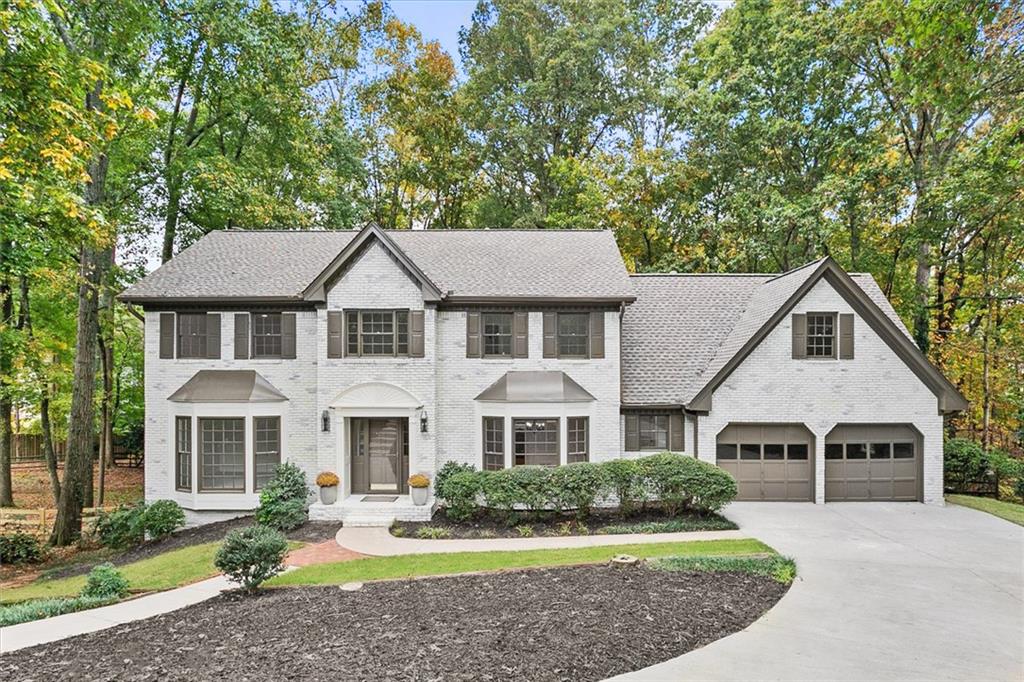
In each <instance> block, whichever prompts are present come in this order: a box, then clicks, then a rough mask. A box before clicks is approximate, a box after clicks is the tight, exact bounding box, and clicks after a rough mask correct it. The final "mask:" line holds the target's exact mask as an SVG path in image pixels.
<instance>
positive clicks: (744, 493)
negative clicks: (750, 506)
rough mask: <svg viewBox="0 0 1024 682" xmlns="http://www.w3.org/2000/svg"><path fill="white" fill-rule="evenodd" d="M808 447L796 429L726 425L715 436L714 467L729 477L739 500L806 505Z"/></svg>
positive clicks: (809, 487)
mask: <svg viewBox="0 0 1024 682" xmlns="http://www.w3.org/2000/svg"><path fill="white" fill-rule="evenodd" d="M812 443H813V436H812V435H811V433H810V432H809V431H808V430H807V429H806V428H805V427H803V426H799V425H792V424H730V425H728V426H727V427H726V428H725V429H723V430H722V431H721V432H720V433H719V435H718V443H717V453H718V465H719V466H720V467H722V468H723V469H724V470H726V471H728V472H729V473H731V474H733V477H734V478H735V479H736V483H737V488H738V494H737V499H739V500H772V501H776V500H778V501H782V500H800V501H809V500H811V498H812V492H811V491H812V486H813V482H812V481H813V479H812V477H811V457H810V455H811V454H812V453H813V451H814V448H813V446H812ZM791 447H792V455H793V457H792V459H791V458H790V448H791ZM734 457H735V458H736V459H734Z"/></svg>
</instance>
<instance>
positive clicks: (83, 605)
mask: <svg viewBox="0 0 1024 682" xmlns="http://www.w3.org/2000/svg"><path fill="white" fill-rule="evenodd" d="M114 601H117V600H116V599H111V598H104V597H57V598H53V599H35V600H32V601H26V602H21V603H18V604H9V605H6V606H0V627H7V626H8V625H17V624H18V623H27V622H29V621H33V620H39V619H40V618H51V617H53V616H61V615H64V614H65V613H74V612H76V611H85V610H86V609H94V608H96V607H98V606H106V605H107V604H110V603H113V602H114Z"/></svg>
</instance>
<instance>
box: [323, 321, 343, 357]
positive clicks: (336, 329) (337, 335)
mask: <svg viewBox="0 0 1024 682" xmlns="http://www.w3.org/2000/svg"><path fill="white" fill-rule="evenodd" d="M342 321H343V318H342V313H341V311H340V310H328V311H327V357H329V358H340V357H341V356H342V352H343V351H342V349H343V348H344V338H343V334H342V329H343V327H344V325H343V324H342Z"/></svg>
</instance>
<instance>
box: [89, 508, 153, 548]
mask: <svg viewBox="0 0 1024 682" xmlns="http://www.w3.org/2000/svg"><path fill="white" fill-rule="evenodd" d="M145 516H146V505H145V503H143V502H140V503H138V504H135V505H132V506H127V505H121V506H119V507H118V508H117V509H114V510H113V511H110V512H100V513H99V514H98V516H97V517H96V531H95V532H96V536H97V537H98V538H99V541H100V542H101V543H102V544H103V545H104V546H106V547H110V548H111V549H125V548H126V547H131V546H133V545H137V544H139V543H140V542H142V541H143V539H144V538H145V534H146V527H145Z"/></svg>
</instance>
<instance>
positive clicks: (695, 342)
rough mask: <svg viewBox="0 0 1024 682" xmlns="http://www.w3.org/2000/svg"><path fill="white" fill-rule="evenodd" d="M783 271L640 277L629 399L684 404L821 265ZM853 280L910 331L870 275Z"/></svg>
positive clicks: (627, 378) (630, 337) (627, 350)
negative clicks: (750, 273)
mask: <svg viewBox="0 0 1024 682" xmlns="http://www.w3.org/2000/svg"><path fill="white" fill-rule="evenodd" d="M820 264H821V261H815V262H813V263H808V264H807V265H805V266H803V267H800V268H797V269H796V270H791V271H789V272H787V273H784V274H782V275H770V274H762V275H718V274H710V275H637V276H634V277H633V278H632V280H633V287H634V289H635V291H636V296H637V300H636V302H635V303H634V304H633V305H631V306H629V307H628V308H626V313H625V316H624V318H623V321H622V402H623V404H624V405H683V404H685V403H688V402H689V401H690V400H691V399H692V398H693V397H694V396H695V395H696V394H697V392H698V391H700V389H701V388H703V387H704V385H705V384H707V382H708V381H709V380H710V379H711V378H712V377H713V376H714V375H715V373H717V372H718V371H719V370H720V369H721V368H722V367H723V366H724V365H725V364H726V363H727V362H728V361H729V359H730V358H732V357H733V356H734V355H735V354H736V353H737V352H738V351H739V350H740V348H741V347H742V346H743V344H745V343H746V342H747V340H748V339H750V338H751V336H753V335H754V333H755V332H757V330H758V329H759V328H760V327H761V326H762V325H763V324H764V323H765V322H767V321H768V319H769V318H770V317H771V316H772V315H773V314H774V313H775V312H776V311H777V310H778V309H779V307H781V306H782V305H783V304H784V303H785V302H786V300H787V299H788V298H789V297H790V296H792V295H793V293H795V292H796V291H797V289H799V288H800V286H801V285H802V284H803V283H804V282H806V281H807V279H808V278H809V277H811V276H812V275H813V274H814V273H815V272H816V271H817V269H818V266H819V265H820ZM850 276H851V277H852V278H853V281H854V282H856V283H857V285H858V286H859V287H860V288H861V289H862V290H863V291H864V292H865V293H866V294H867V295H868V296H869V297H870V298H871V300H872V301H873V302H874V303H875V304H876V305H878V306H879V308H880V309H881V310H882V312H883V313H885V315H886V316H887V317H888V318H889V319H890V320H892V321H893V322H894V323H895V324H896V326H897V327H898V328H899V329H900V330H901V331H902V332H903V333H904V334H905V335H907V337H908V338H909V337H910V334H909V332H908V331H907V329H906V327H904V325H903V323H902V321H900V319H899V316H898V315H897V314H896V311H895V310H893V307H892V305H891V304H890V303H889V301H888V300H887V299H886V298H885V295H884V294H883V293H882V290H881V289H880V288H879V287H878V284H877V283H876V282H875V280H874V278H873V277H872V276H871V275H869V274H860V273H853V274H851V275H850Z"/></svg>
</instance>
